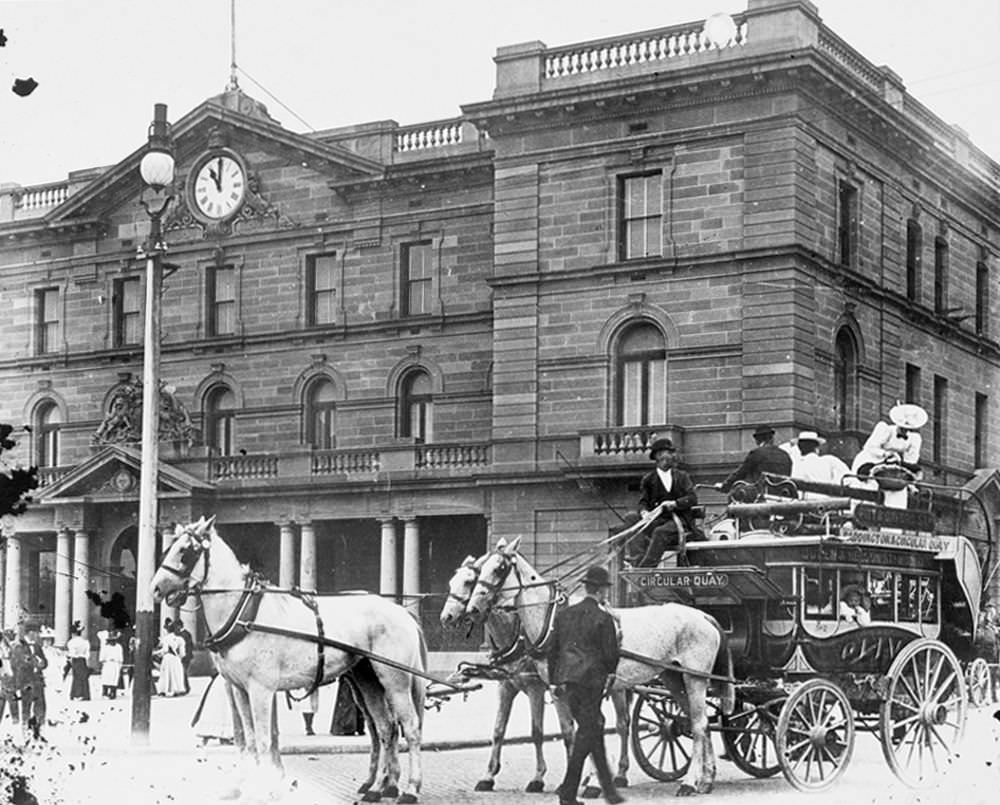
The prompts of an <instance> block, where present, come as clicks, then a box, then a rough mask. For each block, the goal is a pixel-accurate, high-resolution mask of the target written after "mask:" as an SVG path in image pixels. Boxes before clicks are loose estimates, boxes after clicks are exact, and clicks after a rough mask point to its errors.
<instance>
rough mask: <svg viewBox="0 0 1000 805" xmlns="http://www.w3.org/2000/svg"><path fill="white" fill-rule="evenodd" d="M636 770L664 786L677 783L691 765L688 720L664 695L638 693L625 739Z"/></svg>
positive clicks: (692, 744) (689, 723) (691, 744)
mask: <svg viewBox="0 0 1000 805" xmlns="http://www.w3.org/2000/svg"><path fill="white" fill-rule="evenodd" d="M629 739H630V742H631V744H632V754H633V755H634V756H635V760H636V763H638V764H639V768H640V769H642V770H643V771H644V772H646V774H648V775H649V776H650V777H652V778H653V779H654V780H660V781H661V782H664V783H669V782H672V781H673V780H679V779H680V778H681V777H683V776H684V775H685V774H687V770H688V766H690V765H691V751H692V749H693V747H694V739H693V738H692V737H691V720H690V719H689V718H688V717H687V716H686V715H685V714H684V711H683V710H682V709H681V707H680V705H679V704H677V702H675V701H674V700H673V699H671V698H670V697H669V696H668V695H666V694H664V695H659V694H649V693H640V694H639V695H638V696H637V697H636V700H635V705H634V707H633V708H632V725H631V729H630V735H629Z"/></svg>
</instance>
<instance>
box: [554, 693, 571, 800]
mask: <svg viewBox="0 0 1000 805" xmlns="http://www.w3.org/2000/svg"><path fill="white" fill-rule="evenodd" d="M552 705H553V706H554V707H555V709H556V718H557V719H559V732H560V733H562V738H563V748H564V749H565V750H566V762H567V763H569V757H570V755H572V754H573V733H574V732H575V730H576V726H575V724H574V722H573V714H572V713H571V712H570V709H569V704H568V703H567V701H566V697H565V696H564V697H562V698H558V697H555V696H553V697H552ZM574 796H576V792H575V791H569V792H567V793H566V794H565V797H564V798H565V799H570V798H572V797H574Z"/></svg>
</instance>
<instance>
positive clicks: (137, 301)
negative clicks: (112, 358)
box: [114, 277, 142, 347]
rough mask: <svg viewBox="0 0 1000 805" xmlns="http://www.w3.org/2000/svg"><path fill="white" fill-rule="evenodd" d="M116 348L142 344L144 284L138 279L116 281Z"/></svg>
mask: <svg viewBox="0 0 1000 805" xmlns="http://www.w3.org/2000/svg"><path fill="white" fill-rule="evenodd" d="M114 317H115V346H116V347H121V346H125V345H126V344H139V343H141V342H142V283H140V282H139V278H138V277H129V278H128V279H120V280H115V293H114Z"/></svg>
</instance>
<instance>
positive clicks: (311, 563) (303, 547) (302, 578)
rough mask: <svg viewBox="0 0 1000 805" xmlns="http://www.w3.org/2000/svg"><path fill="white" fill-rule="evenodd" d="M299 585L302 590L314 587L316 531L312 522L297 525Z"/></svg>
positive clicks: (313, 588) (310, 589) (311, 589)
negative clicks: (298, 536)
mask: <svg viewBox="0 0 1000 805" xmlns="http://www.w3.org/2000/svg"><path fill="white" fill-rule="evenodd" d="M299 534H300V541H299V587H301V588H302V589H303V590H308V591H313V590H315V589H316V531H315V530H314V529H313V524H312V523H311V522H310V523H303V524H302V525H300V526H299Z"/></svg>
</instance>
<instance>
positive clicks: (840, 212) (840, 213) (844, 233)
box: [837, 182, 858, 267]
mask: <svg viewBox="0 0 1000 805" xmlns="http://www.w3.org/2000/svg"><path fill="white" fill-rule="evenodd" d="M857 233H858V188H856V187H855V186H854V185H852V184H850V183H848V182H840V183H839V184H838V186H837V252H838V254H837V257H838V260H839V261H840V264H841V265H842V266H848V267H850V266H854V265H855V263H856V262H857V261H856V259H855V251H856V250H857V239H858V238H857Z"/></svg>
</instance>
